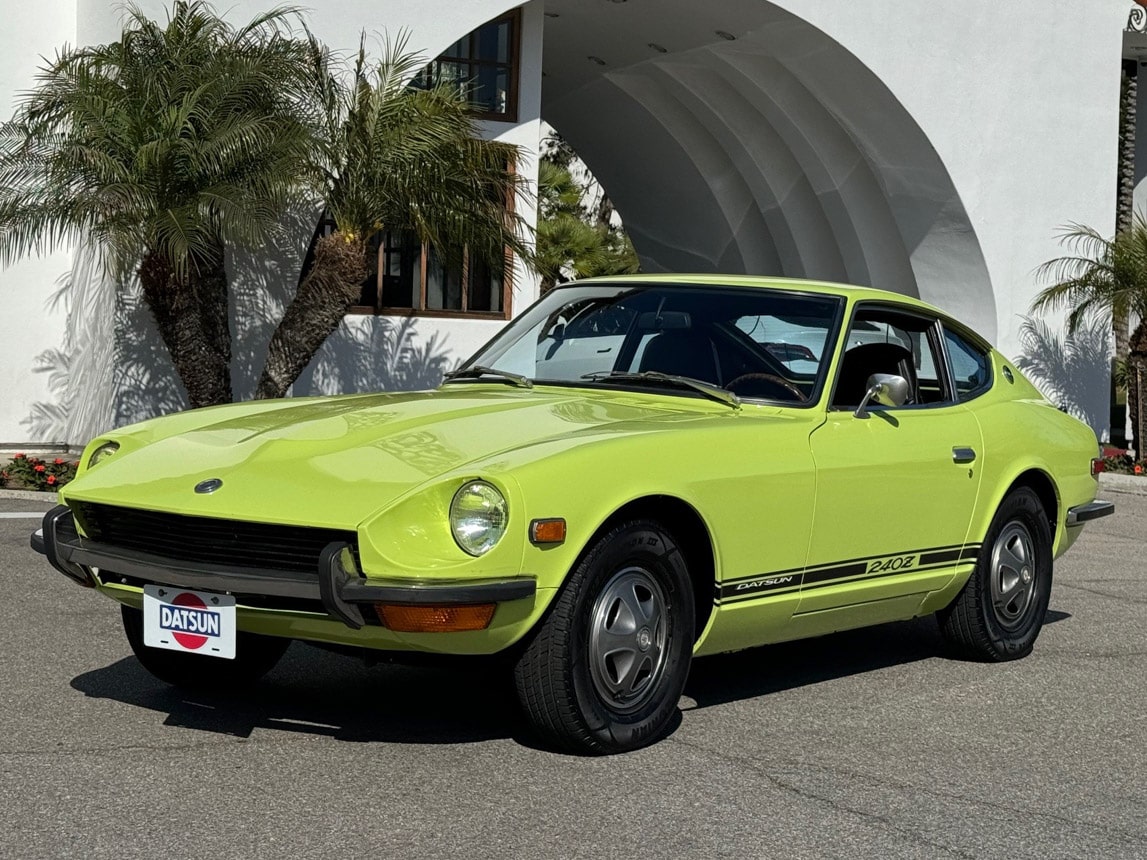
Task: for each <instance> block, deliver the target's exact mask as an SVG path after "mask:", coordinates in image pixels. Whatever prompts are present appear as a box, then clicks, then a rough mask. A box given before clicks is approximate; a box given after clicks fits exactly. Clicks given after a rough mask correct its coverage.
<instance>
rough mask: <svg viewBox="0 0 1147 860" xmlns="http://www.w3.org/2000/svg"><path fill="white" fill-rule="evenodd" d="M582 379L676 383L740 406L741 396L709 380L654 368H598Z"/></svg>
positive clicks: (728, 403)
mask: <svg viewBox="0 0 1147 860" xmlns="http://www.w3.org/2000/svg"><path fill="white" fill-rule="evenodd" d="M581 378H582V379H589V380H591V381H593V382H659V383H663V384H664V383H668V384H669V385H677V386H680V387H682V388H692V389H693V390H694V391H699V392H700V393H701V394H704V395H705V396H706V397H708V398H709V399H710V400H716V401H718V402H720V403H724V404H726V405H727V406H732V407H733V408H734V409H740V408H741V398H740V397H738V396H737V395H736V394H734V393H733V392H732V391H726V390H725V389H724V388H718V387H717V386H716V385H713V384H711V383H709V382H704V381H702V380H700V379H694V378H693V377H691V376H677V375H676V374H673V373H659V372H658V371H656V370H643V371H641V372H640V373H629V372H627V371H624V370H599V371H596V372H594V373H583V374H582V375H581Z"/></svg>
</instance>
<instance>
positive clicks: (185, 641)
mask: <svg viewBox="0 0 1147 860" xmlns="http://www.w3.org/2000/svg"><path fill="white" fill-rule="evenodd" d="M171 603H172V605H173V606H186V607H187V608H188V609H206V608H207V604H206V603H204V602H203V601H202V600H200V599H199V598H198V597H196V596H195V595H194V594H188V593H187V592H186V591H184V592H181V593H180V594H177V595H175V599H174V600H172V601H171ZM171 635H172V636H174V637H175V641H176V642H178V643H179V644H180V645H182V646H183V647H184V648H189V649H191V650H192V651H194V650H195V649H196V648H202V647H203V646H204V645H206V644H207V637H206V636H200V635H199V634H198V633H177V632H176V631H174V630H172V631H171Z"/></svg>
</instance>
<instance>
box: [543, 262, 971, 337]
mask: <svg viewBox="0 0 1147 860" xmlns="http://www.w3.org/2000/svg"><path fill="white" fill-rule="evenodd" d="M615 283H631V284H663V285H677V286H689V287H750V288H754V289H760V290H792V291H799V292H806V293H819V294H820V295H826V296H840V297H842V298H851V299H854V300H855V301H858V302H859V301H872V302H886V303H888V304H892V305H898V306H900V307H903V308H906V309H909V310H911V309H913V308H915V309H917V310H921V311H927V312H929V313H930V314H935V315H936V316H939V317H940V318H941V319H943V320H944V321H945V322H951V323H953V324H954V326H955V328H957V329H958V330H960V331H962V332H965V333H967V334H970V335H972V336H973V337H974V338H975V339H976V340H978V341H980V342H981V345H982V346H984V347H986V348H988V349H991V348H992V345H991V344H990V343H989V342H988V340H987V339H986V338H984V337H983V335H980V334H979V333H978V332H976V331H975V330H974V329H972V328H970V327H969V326H968V325H967V324H966V323H962V322H960V321H959V320H958V319H956V318H955V317H953V316H952V315H951V314H950V313H948V312H947V311H945V310H942V309H940V308H938V307H936V306H935V305H930V304H928V303H927V302H923V301H921V300H920V299H917V298H914V297H912V296H906V295H904V294H903V293H894V292H891V291H889V290H880V289H877V288H876V287H858V286H855V285H853V284H839V283H834V282H833V281H814V280H806V279H804V278H780V277H772V276H766V275H702V274H682V273H667V274H656V275H611V276H608V277H601V278H585V279H583V280H579V281H570V282H568V283H565V284H561V285H559V286H558V289H560V288H561V287H575V286H590V285H594V284H602V285H605V284H615Z"/></svg>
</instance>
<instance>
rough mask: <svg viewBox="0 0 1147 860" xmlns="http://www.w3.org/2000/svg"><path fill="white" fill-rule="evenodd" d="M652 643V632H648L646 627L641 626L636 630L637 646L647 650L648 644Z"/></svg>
mask: <svg viewBox="0 0 1147 860" xmlns="http://www.w3.org/2000/svg"><path fill="white" fill-rule="evenodd" d="M652 644H653V634H652V633H650V632H649V628H648V627H642V628H641V629H640V630H638V631H637V647H638V648H640V649H641V650H642V651H648V650H649V646H650V645H652Z"/></svg>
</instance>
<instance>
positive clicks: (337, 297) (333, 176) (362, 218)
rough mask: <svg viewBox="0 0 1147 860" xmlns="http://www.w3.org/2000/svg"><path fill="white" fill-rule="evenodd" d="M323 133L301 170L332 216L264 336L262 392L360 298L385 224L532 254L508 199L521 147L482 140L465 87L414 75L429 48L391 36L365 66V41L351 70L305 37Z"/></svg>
mask: <svg viewBox="0 0 1147 860" xmlns="http://www.w3.org/2000/svg"><path fill="white" fill-rule="evenodd" d="M312 48H313V53H314V57H315V64H316V65H315V78H316V81H317V82H318V86H317V87H316V92H317V93H318V99H319V114H320V115H321V117H322V123H321V132H320V141H319V143H318V145H317V146H316V147H315V149H314V151H313V153H312V161H311V164H310V166H309V172H308V174H307V175H308V176H309V178H310V181H311V182H312V184H313V187H314V194H315V196H316V197H317V198H319V199H321V200H322V203H323V209H324V213H325V215H324V217H325V220H327V221H328V222H329V223H330V224H331V229H330V231H329V232H326V233H325V235H324V234H323V233H322V232H320V233H319V234H318V235H317V236H316V239H315V241H314V244H313V253H312V254H310V255H308V257H309V259H310V260H311V263H310V267H309V269H307V270H306V271H304V272H303V273H302V274H301V276H300V282H299V286H298V290H297V291H296V294H295V297H294V299H293V300H292V301H291V303H290V305H289V306H288V307H287V310H286V312H285V314H284V316H283V320H282V322H281V323H280V324H279V327H278V328H277V329H276V331H275V333H274V335H273V336H272V338H271V343H270V347H269V350H268V355H267V361H266V364H265V366H264V368H263V372H262V374H261V376H260V379H259V383H258V387H257V389H256V394H255V396H256V397H257V398H266V397H282V396H284V395H285V394H286V392H287V389H288V388H289V387H290V385H291V383H293V382H294V381H295V379H296V378H297V377H298V375H299V373H301V372H302V370H303V369H304V368H305V367H306V366H307V364H308V363H309V362H310V360H311V358H312V357H313V356H314V355H315V353H316V352H317V351H318V349H319V347H321V346H322V344H323V342H324V341H325V340H326V339H327V337H329V336H330V334H331V333H332V332H334V331H335V329H337V328H338V325H339V323H340V322H341V321H342V319H343V317H344V316H345V315H346V313H347V310H348V309H349V307H350V306H351V304H352V303H353V302H354V301H355V300H356V299H357V298H358V296H359V294H360V291H361V289H362V281H363V279H364V278H365V276H366V274H367V256H366V255H367V249H368V245H369V240H370V238H371V236H372V235H373V234H375V233H377V232H379V231H380V230H383V229H386V230H392V231H393V230H411V231H414V232H415V233H416V234H417V235H418V236H419V238H420V239H421V240H422V241H424V242H427V243H428V244H430V245H431V246H432V247H433V248H435V249H437V250H438V251H439V252H440V253H441V256H442V259H457V258H460V257H461V255H462V253H463V251H467V252H469V253H472V254H476V255H478V256H479V257H481V258H483V259H484V260H486V261H487V262H490V263H497V262H499V261H501V260H503V259H504V257H505V253H506V249H507V248H509V249H510V250H511V251H513V252H514V253H515V254H517V255H518V256H519V258H521V259H523V260H524V261H526V262H527V264H531V263H532V255H531V252H530V250H529V248H528V247H527V245H526V244H525V242H524V241H523V234H524V232H525V227H524V224H523V222H522V220H521V218H520V217H518V216H515V215H513V214H511V212H510V211H509V210H508V209H507V206H506V202H507V201H508V200H509V199H511V198H512V197H513V196H514V195H517V194H522V193H523V192H524V183H523V180H522V179H521V178H520V177H519V176H518V175H516V174H515V172H514V170H513V165H514V163H515V162H516V161H517V160H518V158H519V151H518V148H517V147H515V146H511V145H509V144H504V143H498V142H494V141H486V140H482V139H480V138H479V137H478V136H477V127H476V124H475V120H474V119H473V116H472V115H471V113H470V105H469V103H468V101H467V100H466V98H465V95H464V94H463V93H461V92H459V91H458V89H457V88H453V87H450V86H448V85H445V84H444V85H441V86H431V87H426V88H424V87H419V86H410V81H411V79H412V78H414V77H415V75H416V74H417V73H418V72H419V71H420V70H421V69H422V68H423V67H424V66H425V60H424V59H420V58H419V57H418V56H417V55H415V54H412V53H409V52H407V51H406V37H405V36H401V37H399V38H398V39H397V40H396V41H394V42H391V41H390V40H387V42H386V43H385V45H384V49H383V57H382V60H381V62H379V63H378V64H377V65H373V66H369V65H368V61H367V58H366V52H365V49H364V47H363V46H362V45H360V48H359V52H358V59H357V62H356V65H355V68H354V73H353V75H352V76H351V77H350V80H349V82H346V81H345V79H344V77H343V76H341V75H339V74H338V69H337V68H336V67H335V64H334V63H333V62H332V60H331V58H330V55H329V53H328V52H327V51H325V50H324V49H323V48H322V47H321V46H320V45H318V43H317V42H314V41H312Z"/></svg>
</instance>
